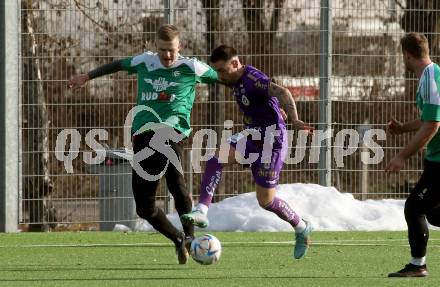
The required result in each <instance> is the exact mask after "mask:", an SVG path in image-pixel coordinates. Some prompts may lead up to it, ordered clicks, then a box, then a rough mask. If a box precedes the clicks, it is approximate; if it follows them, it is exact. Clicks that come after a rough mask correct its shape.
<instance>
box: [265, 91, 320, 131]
mask: <svg viewBox="0 0 440 287" xmlns="http://www.w3.org/2000/svg"><path fill="white" fill-rule="evenodd" d="M269 96H271V97H276V98H277V99H278V100H279V101H280V103H281V107H282V108H283V109H284V110H285V112H286V113H287V116H288V118H290V120H291V121H292V125H293V127H294V128H295V129H299V130H308V131H313V127H311V126H310V125H308V124H306V123H304V122H303V121H301V120H300V119H299V118H298V112H297V109H296V104H295V101H294V99H293V96H292V94H291V93H290V91H289V90H288V89H286V88H284V87H281V86H279V85H277V84H275V83H273V82H272V83H270V85H269Z"/></svg>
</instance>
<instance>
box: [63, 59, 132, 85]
mask: <svg viewBox="0 0 440 287" xmlns="http://www.w3.org/2000/svg"><path fill="white" fill-rule="evenodd" d="M121 70H123V68H122V60H118V61H114V62H112V63H109V64H105V65H102V66H99V67H98V68H96V69H94V70H92V71H90V72H88V73H86V74H80V75H76V76H73V77H72V78H71V79H70V80H69V82H68V83H67V85H68V86H69V88H72V89H77V88H82V87H84V86H85V85H86V84H87V82H88V81H90V80H91V79H94V78H97V77H101V76H104V75H108V74H113V73H116V72H118V71H121Z"/></svg>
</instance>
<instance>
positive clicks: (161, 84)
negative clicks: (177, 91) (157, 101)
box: [144, 77, 179, 92]
mask: <svg viewBox="0 0 440 287" xmlns="http://www.w3.org/2000/svg"><path fill="white" fill-rule="evenodd" d="M144 81H145V82H146V83H147V84H150V85H152V86H153V89H154V90H155V91H156V92H162V91H165V90H166V89H168V88H169V87H175V86H178V85H179V84H178V83H175V82H168V81H167V80H166V79H165V78H162V77H160V78H158V79H156V80H154V81H153V80H152V79H144Z"/></svg>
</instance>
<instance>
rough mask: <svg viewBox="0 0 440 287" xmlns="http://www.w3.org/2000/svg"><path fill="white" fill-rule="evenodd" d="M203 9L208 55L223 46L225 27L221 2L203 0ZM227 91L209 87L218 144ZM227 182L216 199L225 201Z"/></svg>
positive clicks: (212, 124)
mask: <svg viewBox="0 0 440 287" xmlns="http://www.w3.org/2000/svg"><path fill="white" fill-rule="evenodd" d="M202 6H203V9H205V11H206V12H205V13H206V34H205V37H206V54H207V55H210V54H211V52H212V50H213V49H215V47H217V46H218V45H220V44H223V41H224V39H223V37H222V36H219V33H217V31H222V27H224V25H223V22H222V21H221V17H220V0H202ZM220 35H221V34H220ZM225 92H226V91H225V89H224V87H221V86H220V85H209V86H208V99H209V104H208V125H209V126H210V128H211V129H213V130H215V131H216V133H217V142H219V140H220V139H221V130H222V128H221V125H222V124H223V122H224V121H225V104H224V101H225ZM224 194H225V181H224V180H222V181H221V183H220V185H219V187H218V192H217V195H218V196H217V197H216V198H215V199H219V200H221V199H223V198H224V197H225V196H224Z"/></svg>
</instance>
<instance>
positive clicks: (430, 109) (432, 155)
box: [416, 63, 440, 162]
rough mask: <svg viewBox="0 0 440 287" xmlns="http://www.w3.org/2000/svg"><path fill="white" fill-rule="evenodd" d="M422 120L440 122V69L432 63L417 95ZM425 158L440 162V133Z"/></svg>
mask: <svg viewBox="0 0 440 287" xmlns="http://www.w3.org/2000/svg"><path fill="white" fill-rule="evenodd" d="M416 102H417V107H418V108H419V110H420V119H421V120H422V121H424V122H440V67H439V66H438V65H437V64H435V63H431V64H429V65H428V66H426V68H425V70H423V73H422V76H421V78H420V80H419V86H418V87H417V95H416ZM425 158H426V159H427V160H430V161H436V162H440V131H438V132H437V134H436V135H435V136H434V137H433V138H432V139H431V141H430V142H429V143H428V147H427V152H426V154H425Z"/></svg>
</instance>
